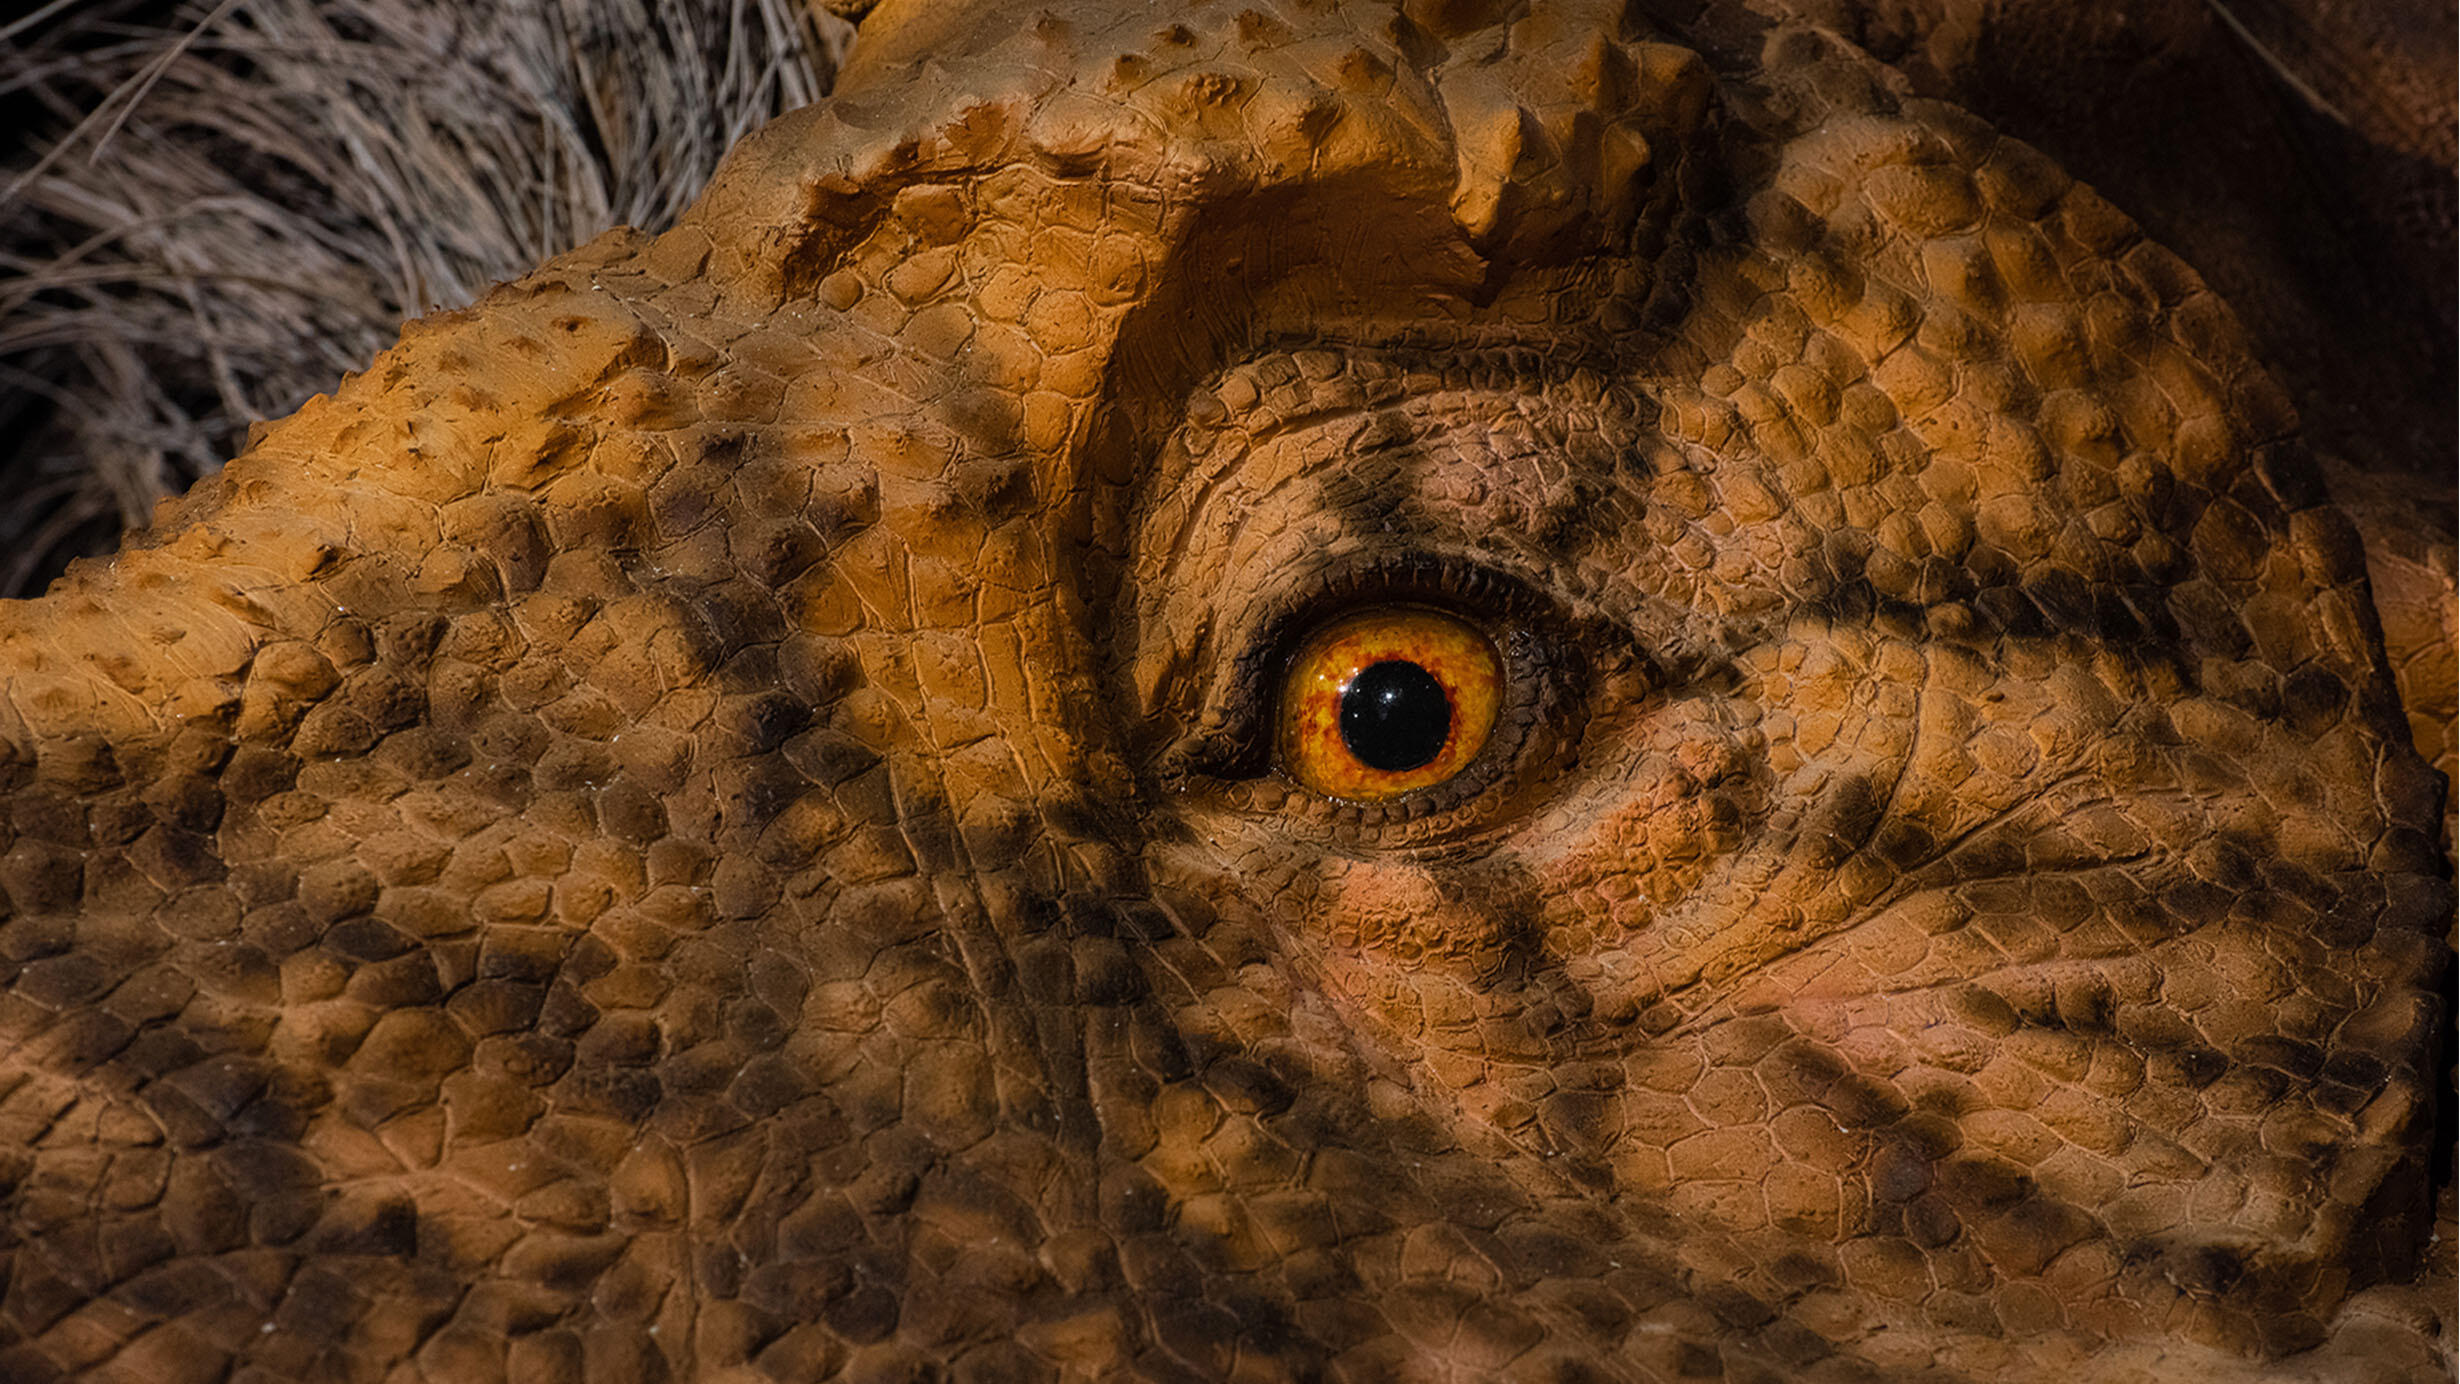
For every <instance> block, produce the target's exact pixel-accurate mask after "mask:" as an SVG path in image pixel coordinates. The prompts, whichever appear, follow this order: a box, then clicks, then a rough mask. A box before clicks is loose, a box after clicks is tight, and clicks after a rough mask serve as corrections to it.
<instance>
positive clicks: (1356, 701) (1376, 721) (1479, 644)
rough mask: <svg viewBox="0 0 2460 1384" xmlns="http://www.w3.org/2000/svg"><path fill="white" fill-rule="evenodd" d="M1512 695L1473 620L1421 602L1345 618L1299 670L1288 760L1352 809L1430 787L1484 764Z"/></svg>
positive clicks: (1301, 656)
mask: <svg viewBox="0 0 2460 1384" xmlns="http://www.w3.org/2000/svg"><path fill="white" fill-rule="evenodd" d="M1502 699H1503V669H1502V665H1501V663H1500V661H1499V660H1497V658H1496V657H1495V649H1494V646H1493V645H1491V644H1489V643H1488V642H1487V641H1486V637H1485V636H1484V635H1481V634H1479V633H1478V632H1477V631H1476V630H1475V629H1472V628H1471V627H1469V626H1468V625H1466V624H1464V623H1462V622H1461V621H1459V620H1456V619H1454V618H1453V617H1451V616H1449V615H1446V614H1444V613H1442V612H1441V611H1435V610H1428V609H1425V608H1423V607H1418V606H1387V607H1384V608H1382V609H1379V610H1370V611H1364V612H1361V613H1359V614H1357V615H1350V616H1345V617H1343V618H1341V619H1339V620H1335V621H1333V622H1332V623H1331V624H1329V625H1326V626H1325V627H1324V628H1322V629H1320V630H1318V631H1316V632H1315V634H1314V635H1313V636H1312V637H1310V638H1309V639H1308V640H1307V642H1306V643H1305V644H1304V645H1302V646H1301V647H1300V649H1299V651H1298V656H1297V657H1296V658H1294V659H1292V660H1291V662H1290V671H1289V675H1288V677H1287V679H1286V680H1285V681H1284V682H1283V683H1282V688H1281V704H1280V711H1279V715H1280V722H1281V726H1280V730H1281V736H1280V738H1281V762H1282V763H1283V764H1284V765H1285V766H1287V768H1288V769H1289V771H1290V773H1291V775H1292V776H1293V777H1295V778H1296V779H1297V780H1298V781H1299V782H1300V783H1302V784H1305V785H1306V786H1307V787H1309V788H1311V789H1313V790H1314V791H1316V792H1318V793H1322V794H1324V795H1325V796H1326V797H1331V798H1346V799H1348V800H1350V801H1352V802H1377V801H1380V800H1382V799H1385V798H1392V797H1398V796H1399V795H1401V794H1403V793H1408V792H1412V791H1414V790H1416V789H1420V788H1430V787H1433V786H1434V785H1436V784H1439V783H1442V782H1443V781H1444V780H1446V779H1448V778H1451V777H1452V776H1453V775H1454V774H1457V773H1459V772H1460V771H1461V770H1462V769H1464V768H1466V767H1467V766H1468V765H1469V763H1470V761H1472V760H1474V759H1476V758H1477V756H1478V751H1479V750H1480V749H1482V748H1484V746H1485V744H1486V737H1487V734H1488V732H1490V731H1492V730H1493V729H1494V728H1495V712H1496V709H1497V708H1498V706H1500V704H1501V702H1502ZM1379 766H1380V767H1379Z"/></svg>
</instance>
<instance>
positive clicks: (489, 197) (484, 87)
mask: <svg viewBox="0 0 2460 1384" xmlns="http://www.w3.org/2000/svg"><path fill="white" fill-rule="evenodd" d="M847 32H848V31H847V30H846V29H845V28H844V26H843V25H842V24H839V23H838V22H837V21H834V20H826V19H821V20H817V21H815V20H814V19H813V18H812V16H811V12H810V10H809V8H808V7H807V6H806V5H804V4H802V3H800V0H212V3H209V4H200V3H181V4H177V5H175V6H174V5H168V4H165V3H164V0H65V3H60V4H55V5H51V6H49V7H47V8H45V9H42V10H37V11H36V12H35V13H34V14H33V15H32V16H30V17H29V18H28V19H25V20H20V21H18V22H17V23H15V24H13V25H9V26H6V27H0V97H5V98H7V99H9V100H11V101H14V102H15V103H16V107H17V108H18V109H19V110H21V111H23V112H26V113H27V114H29V115H30V116H31V117H32V120H31V121H30V122H22V123H29V124H30V125H31V127H32V133H30V134H27V135H25V136H22V137H21V138H23V139H24V143H23V145H22V146H21V147H19V148H17V149H15V150H7V151H0V157H7V158H9V159H10V162H9V163H8V164H7V166H5V167H0V595H20V594H26V593H27V592H29V591H30V590H35V589H39V587H40V586H41V584H43V583H44V582H47V581H48V580H49V578H50V577H51V576H52V575H54V574H56V573H57V571H58V570H59V568H60V567H61V566H62V565H64V564H65V562H66V561H67V560H68V559H69V558H70V557H73V556H76V555H78V554H80V553H85V552H93V551H99V550H106V549H108V548H109V547H110V546H111V545H112V544H113V543H114V542H116V541H117V538H118V535H119V534H120V532H121V531H122V530H123V529H124V528H127V527H132V526H136V525H141V524H142V523H143V522H144V521H145V519H146V517H147V516H148V515H149V514H150V513H151V511H152V506H153V503H154V501H155V500H156V499H157V498H159V497H160V496H162V495H163V494H165V493H167V492H170V491H172V490H176V489H181V488H184V487H185V486H187V485H188V484H189V483H190V482H191V481H193V480H194V479H195V478H196V477H197V476H199V475H201V474H203V473H204V472H206V471H208V470H210V469H212V468H213V467H215V466H217V465H219V464H220V463H221V461H222V459H223V458H224V457H226V456H229V455H230V454H232V453H233V452H235V451H237V450H238V449H239V447H240V446H241V445H242V444H243V442H244V439H245V434H246V431H247V428H248V425H249V424H250V423H252V422H255V421H257V420H260V419H266V418H278V417H280V416H282V415H283V414H286V413H288V412H290V411H291V410H292V409H293V408H295V407H297V406H298V404H299V403H300V402H301V401H302V400H303V399H305V398H306V397H307V396H309V395H310V394H313V393H315V392H317V391H318V390H321V389H327V388H330V387H331V386H332V384H333V383H334V381H335V380H336V379H337V378H338V377H339V376H340V375H341V374H342V373H343V372H344V371H347V370H351V369H355V368H358V367H360V366H363V365H364V364H366V362H367V360H368V359H369V357H370V356H372V355H373V354H374V353H375V352H376V351H377V350H379V349H381V348H382V347H383V346H384V345H385V344H386V343H388V342H389V341H391V340H392V338H393V337H394V336H395V334H396V333H397V331H398V329H399V326H400V323H401V322H402V321H403V319H405V318H409V317H415V316H417V315H419V314H421V313H425V312H428V311H432V310H434V309H436V308H439V307H447V306H452V305H456V304H459V303H463V302H467V301H468V300H470V299H471V298H473V297H475V296H476V295H477V294H478V293H479V292H480V291H482V290H484V289H485V288H486V287H487V286H488V285H489V284H491V283H494V282H496V281H498V280H500V279H504V278H507V277H510V276H511V275H513V274H516V273H518V272H520V271H521V270H523V269H525V268H527V267H528V266H530V265H532V264H534V263H536V262H537V261H539V260H541V259H544V258H546V257H547V256H549V255H552V254H555V253H557V252H558V251H561V250H564V249H567V248H569V247H571V246H573V245H575V244H578V243H580V242H581V241H583V240H586V239H588V238H589V237H590V236H592V235H595V234H596V233H598V232H599V231H601V230H603V229H605V228H606V227H608V226H611V225H616V224H619V223H630V224H633V225H638V226H645V227H651V228H655V227H659V226H663V225H665V224H666V223H667V222H669V221H671V220H672V219H673V217H674V216H675V214H676V213H677V212H678V211H680V210H681V209H682V208H683V207H684V205H685V204H686V203H688V202H689V201H690V200H691V198H692V197H693V196H694V195H695V194H696V193H697V192H698V191H699V189H700V187H701V185H702V183H703V182H705V181H706V180H707V178H708V176H709V174H710V172H711V170H712V169H713V168H714V167H715V166H716V163H717V160H718V158H719V156H720V155H722V154H723V153H724V152H725V151H726V149H727V148H728V147H729V146H731V145H732V144H733V143H734V142H735V141H736V140H737V139H738V138H740V137H741V136H742V135H743V134H745V133H746V132H748V131H749V130H751V129H753V128H755V127H756V126H758V125H760V124H762V123H763V122H765V121H767V120H768V119H770V118H771V117H772V116H774V115H776V114H777V113H779V112H781V111H784V110H789V109H792V108H793V107H795V106H799V105H802V104H805V103H807V102H809V101H811V100H813V99H815V98H816V97H818V96H819V95H821V94H822V93H823V92H825V91H826V89H827V85H828V81H829V79H830V77H831V76H832V75H833V73H834V72H835V58H836V55H837V54H838V53H840V52H842V51H843V43H844V39H845V37H846V35H847ZM6 118H7V115H6V112H5V111H0V121H5V120H6Z"/></svg>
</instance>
